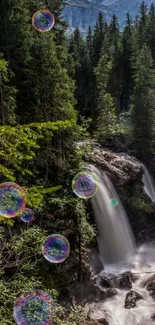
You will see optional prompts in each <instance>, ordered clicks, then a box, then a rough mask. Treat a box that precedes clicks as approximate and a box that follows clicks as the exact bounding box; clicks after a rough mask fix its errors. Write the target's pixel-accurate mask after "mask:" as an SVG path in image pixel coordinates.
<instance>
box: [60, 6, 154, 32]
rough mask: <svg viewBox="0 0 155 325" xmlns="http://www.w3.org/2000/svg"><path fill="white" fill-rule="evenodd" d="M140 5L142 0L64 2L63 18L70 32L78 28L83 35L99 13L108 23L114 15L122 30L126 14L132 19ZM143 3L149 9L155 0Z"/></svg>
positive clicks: (93, 23) (92, 24)
mask: <svg viewBox="0 0 155 325" xmlns="http://www.w3.org/2000/svg"><path fill="white" fill-rule="evenodd" d="M141 3H142V0H130V1H129V0H65V9H64V12H63V16H64V19H65V20H66V21H68V23H69V28H70V30H71V31H72V30H74V29H75V28H76V27H78V28H79V29H80V30H81V31H82V32H84V33H85V32H86V31H87V29H88V27H89V25H90V26H91V27H93V26H94V25H95V23H96V19H97V15H98V12H99V11H101V12H102V13H103V15H104V17H105V19H106V20H107V21H108V22H109V21H110V19H111V17H112V15H113V14H115V15H116V16H117V17H118V21H119V25H120V27H121V28H123V26H124V24H125V19H126V14H127V12H130V14H131V17H132V18H134V17H135V16H136V15H137V14H138V10H139V7H140V4H141ZM145 3H146V5H147V6H148V8H149V7H150V5H151V3H155V0H145Z"/></svg>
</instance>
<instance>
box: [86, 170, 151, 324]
mask: <svg viewBox="0 0 155 325" xmlns="http://www.w3.org/2000/svg"><path fill="white" fill-rule="evenodd" d="M92 169H93V172H95V173H97V175H98V177H99V191H98V192H97V194H96V196H95V197H93V198H92V199H91V202H92V206H93V210H94V215H95V219H96V225H97V230H98V238H97V239H98V247H99V254H100V259H101V260H102V263H103V265H104V269H103V271H102V272H101V274H100V275H104V276H106V277H108V278H113V277H114V276H116V278H115V279H114V280H112V281H113V287H114V288H116V290H117V295H116V296H113V297H111V298H108V299H107V300H105V301H103V302H102V301H101V302H94V303H91V304H89V308H90V310H91V311H92V313H91V317H92V318H94V319H101V318H106V319H107V321H108V322H109V325H151V324H152V325H155V320H153V319H152V317H153V316H154V315H155V301H154V300H153V298H152V297H151V296H150V294H149V292H148V291H147V290H146V282H147V280H148V279H149V278H150V277H151V276H152V275H154V274H155V246H154V245H153V244H151V243H146V244H144V245H141V246H140V247H138V248H136V247H135V241H134V237H133V234H132V231H131V228H130V225H129V222H128V219H127V215H126V213H125V210H124V208H123V206H122V204H121V201H120V199H119V197H118V195H117V193H116V190H115V188H114V186H113V184H112V183H111V181H110V179H109V178H108V176H107V175H106V173H101V172H100V171H99V170H98V169H96V168H95V167H94V166H93V167H92ZM150 179H151V180H152V181H150ZM143 182H144V190H145V192H146V193H147V194H148V195H149V197H151V199H152V201H153V202H155V196H154V193H155V187H154V184H153V179H152V178H151V176H150V174H149V172H148V171H147V169H146V168H145V176H144V177H143ZM112 197H114V198H116V199H117V200H118V206H117V207H111V206H110V205H109V200H110V199H111V198H112ZM126 270H129V271H131V272H132V273H134V274H136V276H137V280H136V281H135V282H134V283H132V290H135V291H136V292H137V293H139V294H140V295H141V296H142V297H143V299H142V300H138V301H137V302H136V307H134V308H131V309H125V308H124V302H125V297H126V294H127V293H128V292H129V291H130V290H129V289H126V290H125V289H120V288H119V287H117V279H118V276H119V275H120V274H121V273H123V272H124V271H126ZM154 319H155V318H154Z"/></svg>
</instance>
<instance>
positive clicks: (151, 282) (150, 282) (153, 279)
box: [145, 274, 155, 291]
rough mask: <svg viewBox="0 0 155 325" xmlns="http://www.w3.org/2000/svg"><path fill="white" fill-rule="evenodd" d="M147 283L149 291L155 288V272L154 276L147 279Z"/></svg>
mask: <svg viewBox="0 0 155 325" xmlns="http://www.w3.org/2000/svg"><path fill="white" fill-rule="evenodd" d="M145 285H146V290H147V291H153V290H155V274H154V275H153V276H151V278H149V280H147V282H146V283H145Z"/></svg>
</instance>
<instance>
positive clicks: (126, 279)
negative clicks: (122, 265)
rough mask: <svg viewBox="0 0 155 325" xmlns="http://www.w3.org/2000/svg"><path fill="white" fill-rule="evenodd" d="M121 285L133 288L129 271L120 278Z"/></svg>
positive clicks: (121, 286) (123, 287)
mask: <svg viewBox="0 0 155 325" xmlns="http://www.w3.org/2000/svg"><path fill="white" fill-rule="evenodd" d="M119 287H120V288H121V289H131V288H132V280H131V275H130V274H128V273H124V274H123V275H122V276H121V278H120V280H119Z"/></svg>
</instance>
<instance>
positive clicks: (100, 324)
mask: <svg viewBox="0 0 155 325" xmlns="http://www.w3.org/2000/svg"><path fill="white" fill-rule="evenodd" d="M80 325H110V324H109V322H108V321H107V320H106V319H105V318H103V319H97V320H95V319H94V320H86V321H84V322H82V323H80Z"/></svg>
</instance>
